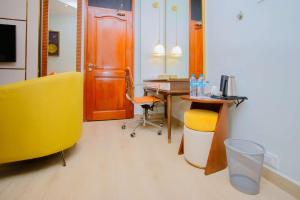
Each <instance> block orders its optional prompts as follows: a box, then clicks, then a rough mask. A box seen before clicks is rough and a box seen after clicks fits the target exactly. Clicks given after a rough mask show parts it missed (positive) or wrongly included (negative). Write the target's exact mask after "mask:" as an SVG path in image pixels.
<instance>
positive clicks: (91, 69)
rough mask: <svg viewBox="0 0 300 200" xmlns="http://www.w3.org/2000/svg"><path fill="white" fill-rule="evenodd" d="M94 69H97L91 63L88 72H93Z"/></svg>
mask: <svg viewBox="0 0 300 200" xmlns="http://www.w3.org/2000/svg"><path fill="white" fill-rule="evenodd" d="M94 67H95V65H94V64H92V63H89V64H88V71H89V72H91V71H93V69H94Z"/></svg>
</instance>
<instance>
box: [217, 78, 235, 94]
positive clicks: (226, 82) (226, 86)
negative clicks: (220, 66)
mask: <svg viewBox="0 0 300 200" xmlns="http://www.w3.org/2000/svg"><path fill="white" fill-rule="evenodd" d="M220 91H221V92H222V96H224V97H231V96H236V84H235V76H231V75H230V76H228V75H222V76H221V83H220Z"/></svg>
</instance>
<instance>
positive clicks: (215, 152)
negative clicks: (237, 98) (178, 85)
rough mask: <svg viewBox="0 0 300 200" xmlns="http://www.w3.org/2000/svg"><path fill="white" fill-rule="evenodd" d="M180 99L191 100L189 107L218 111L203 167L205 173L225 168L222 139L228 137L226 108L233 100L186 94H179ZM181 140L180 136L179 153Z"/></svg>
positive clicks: (181, 145)
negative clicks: (193, 96)
mask: <svg viewBox="0 0 300 200" xmlns="http://www.w3.org/2000/svg"><path fill="white" fill-rule="evenodd" d="M181 99H183V100H186V101H190V102H192V104H191V109H206V110H212V111H215V112H218V113H219V117H218V122H217V125H216V129H215V132H214V136H213V141H212V145H211V148H210V152H209V156H208V161H207V165H206V168H205V175H209V174H212V173H215V172H218V171H220V170H223V169H225V168H226V167H227V159H226V149H225V145H224V140H225V139H226V138H227V137H228V109H229V107H230V106H231V105H232V104H233V103H234V101H231V100H221V99H191V98H190V96H188V95H186V96H181ZM183 141H184V138H183V136H182V140H181V144H180V147H179V151H178V154H179V155H181V154H183V153H184V146H183V144H184V143H183Z"/></svg>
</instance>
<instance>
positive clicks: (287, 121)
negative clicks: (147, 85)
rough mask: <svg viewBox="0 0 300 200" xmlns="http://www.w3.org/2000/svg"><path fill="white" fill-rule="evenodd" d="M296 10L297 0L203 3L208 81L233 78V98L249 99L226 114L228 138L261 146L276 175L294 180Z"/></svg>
mask: <svg viewBox="0 0 300 200" xmlns="http://www.w3.org/2000/svg"><path fill="white" fill-rule="evenodd" d="M299 8H300V1H298V0H285V1H282V0H265V1H263V2H262V3H260V4H258V3H257V1H256V0H227V1H223V0H215V1H206V20H207V21H206V22H207V23H206V24H207V29H206V30H207V32H206V39H207V76H208V79H210V80H212V81H213V82H214V83H215V84H218V83H219V79H220V76H221V74H223V73H224V74H233V75H235V76H236V79H237V90H238V94H239V95H244V96H248V98H249V101H247V102H246V103H244V104H243V105H241V106H240V108H239V109H237V110H235V109H234V108H233V109H232V110H231V128H230V133H231V136H232V137H234V138H243V139H250V140H253V141H257V142H258V143H261V144H262V145H263V146H265V148H266V149H267V151H268V152H271V153H273V154H275V155H278V157H279V160H280V163H279V169H278V171H279V172H280V173H282V174H284V175H286V176H288V177H289V178H291V179H293V180H295V181H298V182H300V170H299V169H300V159H299V156H298V152H299V147H300V106H299V102H300V87H299V86H300V78H299V74H300V58H299V55H300V39H299V36H300V20H299V19H300V18H299ZM240 11H242V12H243V13H244V19H243V20H242V21H238V20H237V18H236V16H237V14H238V13H239V12H240Z"/></svg>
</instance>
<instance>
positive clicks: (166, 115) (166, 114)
mask: <svg viewBox="0 0 300 200" xmlns="http://www.w3.org/2000/svg"><path fill="white" fill-rule="evenodd" d="M167 98H168V96H167V95H164V100H165V105H164V106H165V119H167V118H168V102H167Z"/></svg>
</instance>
